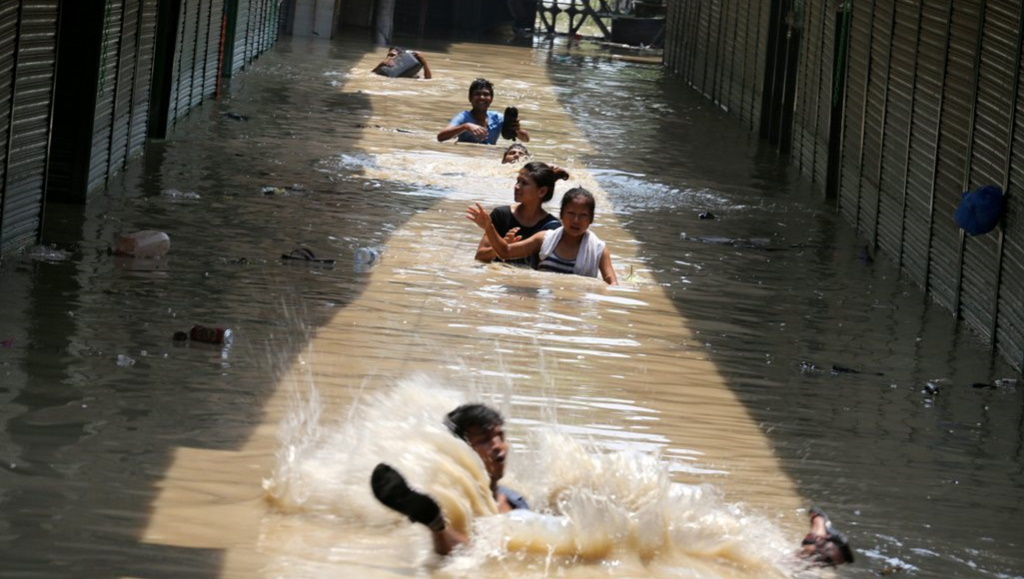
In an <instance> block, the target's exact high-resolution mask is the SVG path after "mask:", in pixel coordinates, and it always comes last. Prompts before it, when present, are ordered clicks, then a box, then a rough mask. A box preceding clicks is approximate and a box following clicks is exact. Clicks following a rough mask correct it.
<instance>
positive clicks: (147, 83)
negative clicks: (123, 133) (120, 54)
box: [128, 0, 157, 158]
mask: <svg viewBox="0 0 1024 579" xmlns="http://www.w3.org/2000/svg"><path fill="white" fill-rule="evenodd" d="M140 9H141V13H140V15H139V33H138V36H139V42H138V54H137V56H136V63H137V64H136V68H135V81H134V90H133V91H132V113H131V130H130V134H129V138H128V158H131V157H134V156H135V155H138V154H139V153H141V152H142V150H143V148H145V146H146V135H147V130H148V129H147V124H148V122H149V96H150V92H151V90H152V79H153V52H154V50H155V47H156V20H157V0H143V1H142V3H141V6H140Z"/></svg>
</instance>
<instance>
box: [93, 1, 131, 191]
mask: <svg viewBox="0 0 1024 579" xmlns="http://www.w3.org/2000/svg"><path fill="white" fill-rule="evenodd" d="M123 8H124V5H123V1H122V0H108V1H107V4H106V11H105V15H104V16H103V43H102V44H101V45H100V63H99V66H100V69H99V76H98V77H97V81H96V82H97V86H96V114H95V116H94V117H93V124H92V147H91V148H90V155H89V177H88V180H87V183H86V189H85V190H86V193H88V192H89V191H92V190H94V189H96V188H97V187H102V186H103V185H105V184H106V182H107V168H108V167H109V166H110V132H111V124H112V120H113V115H114V93H115V92H116V91H117V56H118V54H120V52H121V15H122V13H123Z"/></svg>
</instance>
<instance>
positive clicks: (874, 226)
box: [858, 0, 894, 244]
mask: <svg viewBox="0 0 1024 579" xmlns="http://www.w3.org/2000/svg"><path fill="white" fill-rule="evenodd" d="M893 2H894V0H877V2H875V13H874V19H873V22H872V35H871V36H872V38H873V41H872V43H871V70H870V72H869V75H870V78H869V79H868V91H867V110H866V111H865V117H864V152H863V156H862V165H863V168H862V171H861V184H860V215H859V217H858V223H859V224H860V230H861V231H862V232H863V233H864V235H865V236H866V237H867V238H868V239H869V240H871V242H872V244H877V242H878V203H879V182H878V174H879V170H880V169H881V162H882V154H881V153H882V134H883V128H884V126H885V102H886V91H887V88H888V84H889V50H890V47H891V46H892V10H893Z"/></svg>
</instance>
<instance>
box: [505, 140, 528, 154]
mask: <svg viewBox="0 0 1024 579" xmlns="http://www.w3.org/2000/svg"><path fill="white" fill-rule="evenodd" d="M512 151H522V152H523V153H525V154H527V155H529V154H530V151H529V150H527V148H526V145H524V144H522V143H512V144H511V145H509V146H508V148H507V149H505V154H506V155H507V154H509V153H511V152H512Z"/></svg>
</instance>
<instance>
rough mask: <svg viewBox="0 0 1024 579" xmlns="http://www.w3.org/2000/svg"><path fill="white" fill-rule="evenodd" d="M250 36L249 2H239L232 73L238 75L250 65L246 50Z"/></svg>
mask: <svg viewBox="0 0 1024 579" xmlns="http://www.w3.org/2000/svg"><path fill="white" fill-rule="evenodd" d="M248 36H249V0H238V12H237V13H236V14H235V39H234V40H235V46H234V53H233V54H234V59H233V61H232V63H231V72H232V73H236V72H238V71H240V70H242V69H243V68H245V65H246V64H248V62H249V60H248V59H247V52H246V49H245V46H246V39H247V38H248Z"/></svg>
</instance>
